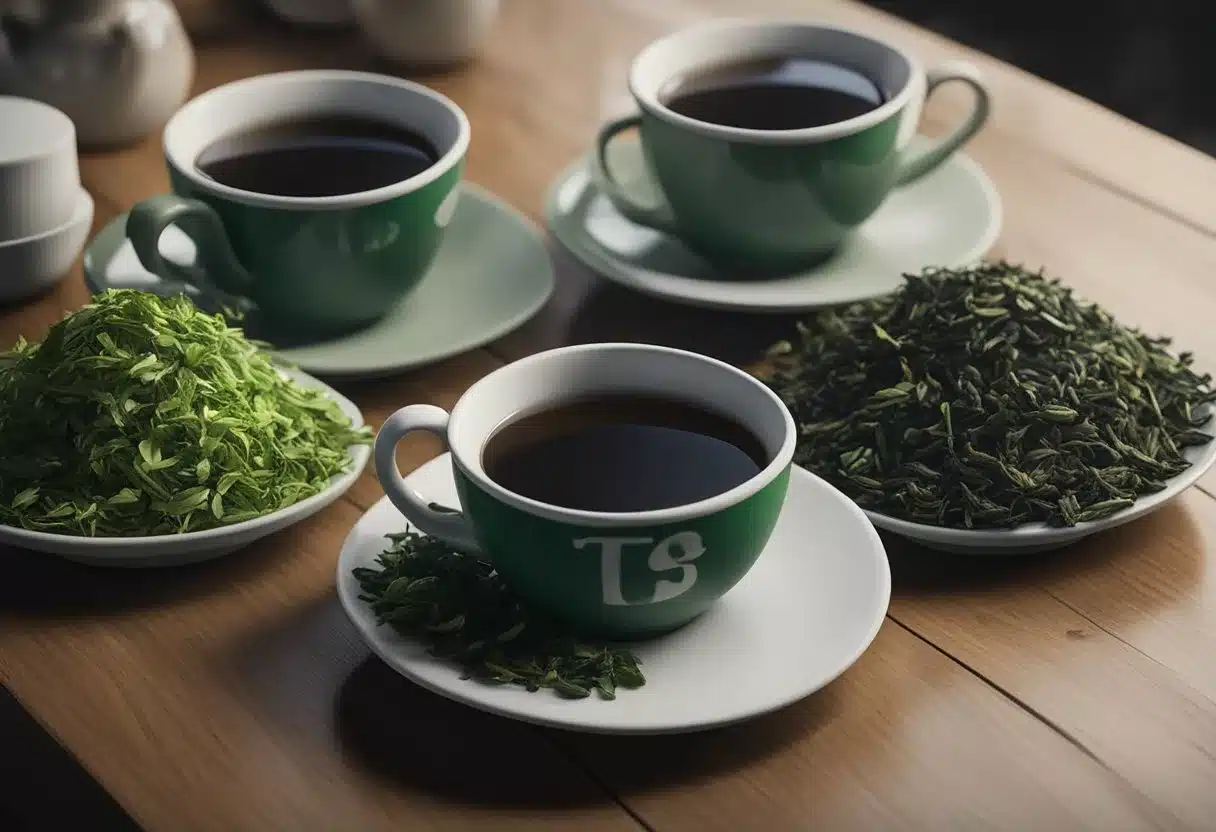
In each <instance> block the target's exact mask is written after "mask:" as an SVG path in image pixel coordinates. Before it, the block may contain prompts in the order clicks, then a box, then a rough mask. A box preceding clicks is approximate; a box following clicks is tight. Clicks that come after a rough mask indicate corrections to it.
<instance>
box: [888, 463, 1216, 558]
mask: <svg viewBox="0 0 1216 832" xmlns="http://www.w3.org/2000/svg"><path fill="white" fill-rule="evenodd" d="M1186 457H1187V459H1189V460H1190V461H1191V467H1190V468H1188V469H1186V470H1185V471H1183V472H1182V473H1181V474H1179V475H1178V476H1176V477H1174V478H1173V479H1171V480H1169V481H1168V483H1167V485H1166V488H1165V489H1164V490H1163V491H1159V492H1157V493H1156V494H1151V495H1149V496H1147V497H1141V498H1140V499H1139V500H1137V501H1136V502H1135V503H1134V504H1133V505H1132V507H1131V508H1129V509H1127V510H1126V511H1121V512H1119V513H1118V514H1115V515H1113V516H1111V517H1108V518H1106V519H1105V520H1097V521H1094V522H1093V523H1078V524H1077V525H1075V526H1072V527H1071V528H1054V527H1051V526H1048V525H1046V524H1044V523H1027V524H1026V525H1024V526H1018V527H1017V528H1014V529H1006V530H996V531H977V530H972V529H947V528H942V527H941V526H929V525H925V524H923V523H911V522H909V521H907V520H899V519H896V518H894V517H889V516H887V515H885V514H879V513H877V512H873V511H867V512H866V515H867V516H868V517H869V518H870V520H871V521H872V522H873V523H874V525H875V526H877V527H878V528H880V529H884V530H886V531H889V532H894V533H895V534H898V535H901V536H902V537H906V538H908V539H909V540H914V541H916V542H917V543H920V544H921V545H923V546H928V547H929V548H930V549H938V550H940V551H943V552H954V553H956V554H966V555H1023V554H1030V553H1032V552H1045V551H1048V550H1050V549H1059V548H1061V547H1063V546H1067V545H1069V544H1070V543H1076V542H1077V541H1078V540H1080V539H1082V538H1084V537H1089V536H1090V535H1091V534H1097V533H1098V532H1102V531H1106V530H1107V529H1113V528H1115V527H1116V526H1122V525H1123V524H1124V523H1130V522H1131V521H1133V520H1136V519H1138V518H1140V517H1143V516H1144V515H1146V514H1148V513H1149V512H1152V511H1156V510H1157V509H1159V508H1161V506H1163V505H1165V504H1166V503H1168V502H1169V501H1170V500H1172V499H1174V498H1175V497H1177V496H1178V495H1179V494H1181V493H1182V492H1183V491H1185V490H1186V489H1188V488H1190V487H1191V486H1192V485H1194V484H1195V482H1196V481H1197V480H1198V479H1199V478H1200V477H1202V476H1203V475H1204V473H1205V472H1206V471H1207V470H1208V469H1209V468H1211V467H1212V463H1213V462H1216V440H1214V441H1212V442H1209V443H1208V444H1206V445H1203V446H1201V447H1192V448H1188V449H1187V451H1186Z"/></svg>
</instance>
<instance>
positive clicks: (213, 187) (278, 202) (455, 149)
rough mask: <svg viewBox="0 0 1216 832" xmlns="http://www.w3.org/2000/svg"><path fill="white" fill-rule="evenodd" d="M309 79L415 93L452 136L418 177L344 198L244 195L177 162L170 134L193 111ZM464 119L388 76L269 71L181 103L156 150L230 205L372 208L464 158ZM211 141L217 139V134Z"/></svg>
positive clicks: (431, 93)
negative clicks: (446, 118) (439, 112)
mask: <svg viewBox="0 0 1216 832" xmlns="http://www.w3.org/2000/svg"><path fill="white" fill-rule="evenodd" d="M309 81H313V82H316V81H349V82H356V83H358V82H361V83H365V84H375V85H378V86H384V87H394V88H396V89H399V90H402V91H404V92H408V93H413V94H415V95H419V96H422V97H424V98H429V99H431V100H432V101H435V102H436V103H438V104H440V105H441V106H443V107H444V108H445V109H447V110H448V111H449V112H450V113H451V114H452V115H453V116H454V117H455V119H456V123H457V135H456V140H455V141H454V142H453V143H452V146H451V147H450V148H448V150H447V151H446V152H445V153H444V154H443V155H442V156H440V157H439V159H438V160H437V161H436V162H435V164H433V165H431V166H430V167H429V168H427V169H426V170H424V171H422V172H421V173H419V174H417V175H415V176H411V177H410V178H408V179H403V180H401V181H400V182H394V183H392V184H391V185H385V186H384V187H381V188H373V189H372V190H368V191H356V192H355V193H350V194H337V195H334V196H308V197H302V196H276V195H273V194H261V193H258V192H256V191H247V190H244V189H242V188H234V187H232V186H231V185H225V184H223V183H221V182H217V181H215V180H214V179H210V178H208V177H206V176H204V175H203V174H202V173H200V172H199V171H198V169H197V167H196V166H195V164H194V159H183V158H181V154H179V153H177V152H176V151H175V143H174V137H175V132H176V130H178V129H180V125H181V124H182V123H183V122H184V121H185V119H186V118H188V117H189V116H190V115H192V114H193V113H194V112H195V111H196V110H198V109H200V108H202V107H206V106H207V105H208V104H210V103H211V102H213V101H215V100H217V99H221V98H223V97H224V96H227V95H231V94H233V93H234V92H236V91H238V90H242V89H250V88H256V87H267V88H273V87H276V86H280V85H283V84H293V83H306V82H309ZM469 133H470V129H469V119H468V116H467V115H465V112H464V110H462V109H461V108H460V107H459V106H458V105H457V104H456V102H454V101H452V100H451V99H450V98H448V97H447V96H446V95H444V94H442V93H440V92H437V91H435V90H433V89H431V88H430V87H427V86H424V85H422V84H418V83H415V82H413V81H407V80H405V79H404V78H394V77H393V76H391V75H381V74H379V73H375V72H360V71H356V70H346V69H303V70H293V71H290V72H272V73H268V74H265V75H254V76H251V77H249V78H243V79H241V80H238V81H231V82H229V83H227V84H221V85H220V86H218V87H214V88H212V89H210V90H208V91H207V92H204V93H201V94H199V95H197V96H195V97H194V98H192V99H190V100H189V101H188V102H186V103H185V104H184V105H183V106H182V107H181V108H180V109H179V110H178V111H177V112H176V113H174V114H173V117H172V118H170V119H169V122H168V123H167V124H166V125H165V129H164V135H163V138H162V149H163V152H164V155H165V159H166V161H167V162H168V163H169V165H170V166H171V167H172V168H173V170H174V171H175V172H177V173H178V174H179V175H181V176H182V177H184V178H185V179H187V180H189V181H190V183H191V184H192V185H194V186H195V187H196V188H198V189H200V190H201V191H203V192H205V193H208V194H212V195H214V196H220V197H224V198H225V199H229V200H231V201H233V202H238V203H242V204H245V205H253V206H257V207H263V208H283V209H294V210H312V209H322V210H332V209H335V208H357V207H359V206H363V205H374V204H377V203H380V202H385V201H388V200H390V199H395V198H396V197H400V196H404V195H406V194H409V193H413V192H414V191H417V190H420V189H421V188H424V187H426V186H427V185H429V184H431V183H432V182H434V181H435V180H437V179H439V178H440V177H442V176H443V175H444V174H446V173H448V172H449V171H450V170H451V169H452V168H453V167H455V166H456V165H457V164H459V163H460V161H461V160H462V159H463V158H464V156H465V153H466V152H467V151H468V147H469ZM215 138H219V135H218V134H217V135H216V137H215Z"/></svg>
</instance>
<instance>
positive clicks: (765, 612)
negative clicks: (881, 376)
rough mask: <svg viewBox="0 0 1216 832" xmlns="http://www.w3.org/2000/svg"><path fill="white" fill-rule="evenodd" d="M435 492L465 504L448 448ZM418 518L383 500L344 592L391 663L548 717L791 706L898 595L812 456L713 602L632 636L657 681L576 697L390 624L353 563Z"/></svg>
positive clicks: (411, 674)
mask: <svg viewBox="0 0 1216 832" xmlns="http://www.w3.org/2000/svg"><path fill="white" fill-rule="evenodd" d="M406 480H407V482H408V483H409V485H410V487H412V488H414V489H416V490H418V491H419V492H421V493H422V494H425V495H426V496H427V498H428V499H431V500H435V501H438V502H440V503H446V504H448V505H456V504H457V502H456V501H457V497H456V489H455V484H454V483H453V481H452V466H451V459H450V457H449V455H448V454H444V455H442V456H440V457H438V458H436V459H434V460H432V461H430V462H428V463H427V464H426V465H423V466H422V467H421V468H419V469H418V470H417V471H415V472H414V473H412V474H411V475H410V476H409V477H407V478H406ZM405 528H406V521H405V519H404V518H403V517H402V516H401V515H400V514H399V513H398V512H397V510H396V509H395V508H394V507H393V506H392V504H391V503H389V501H388V499H387V498H386V499H383V500H381V501H380V502H378V503H377V504H376V505H375V506H373V507H372V508H371V509H370V510H369V511H368V512H367V513H366V514H365V515H363V517H362V519H360V520H359V522H358V523H356V524H355V527H354V528H353V529H352V530H351V533H350V535H349V536H348V537H347V538H346V543H345V544H343V546H342V553H341V555H340V556H339V558H338V575H337V583H338V597H339V598H340V599H341V601H342V606H343V607H344V608H345V610H346V614H347V615H348V616H350V619H351V621H352V622H354V624H355V627H356V628H357V629H358V631H359V633H360V635H362V637H363V639H364V640H365V641H366V642H367V643H368V645H369V646H370V647H371V649H372V650H374V651H375V652H376V654H377V655H379V656H380V658H382V659H383V660H384V661H385V662H387V663H388V665H389V666H390V667H392V668H393V669H394V670H396V671H397V672H399V673H401V674H402V675H403V676H405V677H406V678H408V679H410V680H411V681H413V682H416V683H417V684H419V685H421V686H423V687H424V688H427V689H428V690H430V691H433V692H434V693H437V694H439V695H440V696H446V697H448V698H449V699H454V700H456V701H457V702H463V703H464V704H466V705H471V706H473V707H474V708H480V709H481V710H484V711H489V712H491V713H495V714H499V715H501V716H505V717H510V718H512V719H519V720H523V721H525V722H532V723H537V724H540V725H551V726H555V727H559V728H567V729H572V730H577V731H587V732H592V733H609V734H663V733H679V732H687V731H697V730H703V729H707V728H713V727H716V726H720V725H726V724H729V723H732V722H739V721H741V720H745V719H749V718H751V717H755V716H758V715H760V714H763V713H767V712H769V711H774V710H777V709H778V708H782V707H784V706H786V705H789V704H791V703H793V702H796V701H797V700H799V699H802V698H803V697H805V696H807V695H809V694H811V693H813V692H815V691H817V690H819V689H820V688H822V687H823V686H824V685H826V684H828V683H829V682H831V681H832V680H833V679H835V678H836V677H837V676H839V675H840V674H841V673H843V672H844V671H845V670H846V669H848V668H849V666H850V665H852V664H853V663H854V662H855V661H857V659H858V658H859V657H860V656H861V654H862V653H863V652H864V651H865V649H866V648H867V647H868V646H869V645H870V642H871V641H873V640H874V637H875V636H876V635H877V634H878V629H879V627H880V626H881V625H882V621H883V616H884V615H885V614H886V611H887V603H888V601H889V600H890V596H891V573H890V570H889V568H888V565H887V557H886V553H885V551H884V550H883V547H882V542H881V541H880V540H879V538H878V534H877V533H876V532H875V531H874V528H873V527H872V526H871V525H870V523H869V521H867V520H866V518H865V516H864V515H863V514H862V512H861V511H860V510H859V509H858V508H857V506H856V505H854V504H853V503H852V502H851V501H850V500H849V499H848V498H846V497H845V496H844V495H843V494H841V493H840V492H839V491H837V490H836V489H834V488H832V487H831V486H830V485H828V484H827V483H825V482H824V481H823V480H820V479H819V478H818V477H815V476H814V475H812V474H809V473H807V472H806V471H804V470H802V469H800V468H794V470H793V472H792V475H791V477H790V486H789V496H788V497H787V498H786V502H785V508H784V509H783V510H782V512H781V516H780V518H779V519H778V521H777V527H776V529H775V530H774V532H773V536H772V539H771V540H770V541H769V544H768V546H767V547H765V549H764V552H763V553H762V554H761V555H760V558H759V560H758V561H757V562H756V565H755V566H754V567H753V568H752V570H751V571H750V572H749V573H748V574H747V575H746V576H745V577H744V578H743V580H742V581H740V582H739V584H738V585H736V586H735V588H734V589H732V590H731V591H730V592H729V593H727V595H726V596H725V597H724V598H722V600H720V601H719V602H718V603H717V604H716V605H715V606H714V607H713V608H712V609H710V611H709V612H707V613H706V614H705V615H703V616H701V617H700V618H698V619H697V620H695V621H693V622H692V623H691V624H689V625H687V626H686V627H683V628H682V629H680V630H677V631H676V632H674V633H671V634H669V635H666V636H662V637H660V638H657V639H653V640H651V641H647V642H642V643H639V644H637V645H632V646H631V647H632V649H634V651H635V652H636V653H637V654H638V656H639V657H640V658H641V660H642V663H643V664H642V670H643V672H644V673H645V674H646V680H647V681H646V685H645V686H644V687H642V688H639V689H637V690H622V691H620V693H619V694H618V696H617V699H616V700H615V701H611V702H609V701H604V700H601V699H599V698H598V697H596V696H592V697H591V698H589V699H582V700H577V701H571V700H566V699H562V698H560V697H558V696H557V695H556V694H553V693H552V692H550V691H538V692H536V693H528V692H527V691H525V690H522V689H519V688H514V687H496V686H491V685H485V684H481V683H478V682H475V681H471V680H467V679H461V678H460V671H459V669H458V668H457V667H456V666H455V665H453V664H451V663H449V662H445V661H441V660H438V659H435V658H433V657H432V656H429V655H427V653H426V650H425V649H424V648H423V647H422V646H421V644H419V643H418V642H415V641H412V640H410V639H406V638H403V637H402V636H400V635H398V634H397V633H396V632H394V631H393V630H392V629H391V628H389V627H377V626H376V620H375V616H374V615H373V614H372V612H371V609H370V607H368V605H367V604H366V603H364V602H363V601H360V600H359V591H360V590H359V583H358V581H356V580H355V579H354V577H353V576H352V574H351V570H353V569H355V568H357V567H370V568H374V567H375V560H376V557H377V555H379V554H380V553H381V552H382V551H383V550H384V549H385V547H386V545H387V541H386V540H385V535H387V534H392V533H396V532H400V531H402V530H403V529H405Z"/></svg>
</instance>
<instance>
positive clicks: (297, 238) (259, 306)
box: [127, 70, 469, 335]
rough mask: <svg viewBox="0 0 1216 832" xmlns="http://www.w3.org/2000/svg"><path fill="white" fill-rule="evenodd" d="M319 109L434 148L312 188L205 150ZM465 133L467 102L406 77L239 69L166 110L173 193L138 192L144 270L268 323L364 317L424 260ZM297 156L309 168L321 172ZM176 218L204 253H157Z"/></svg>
mask: <svg viewBox="0 0 1216 832" xmlns="http://www.w3.org/2000/svg"><path fill="white" fill-rule="evenodd" d="M318 118H328V119H336V120H340V119H348V120H349V119H360V120H366V121H370V122H375V123H379V124H384V125H386V129H394V130H396V129H402V128H404V129H407V130H410V131H412V132H413V133H415V134H417V135H418V136H420V137H421V138H422V140H423V141H425V143H426V144H428V145H429V146H430V147H429V148H428V150H429V151H431V152H432V153H433V156H431V157H428V158H430V159H431V160H432V161H431V163H430V165H429V167H425V169H422V170H421V171H420V172H416V173H414V175H411V176H408V177H407V178H404V179H401V180H400V181H390V182H387V183H385V184H382V185H380V186H378V187H374V188H371V189H367V190H360V191H357V192H352V193H336V194H331V195H309V196H282V195H275V194H272V193H258V192H255V191H253V190H246V189H242V188H240V187H234V186H232V185H229V184H224V183H223V182H220V181H217V180H216V179H215V178H212V177H211V176H208V175H207V174H206V173H204V172H203V171H202V170H201V169H200V168H199V166H198V164H197V162H198V159H199V156H200V154H202V153H204V151H206V150H208V148H210V147H212V146H214V145H215V144H216V143H217V142H219V141H222V140H228V139H230V138H231V137H235V136H243V135H248V134H250V133H251V132H255V131H258V130H266V129H279V126H281V125H290V124H293V123H299V122H302V121H305V122H306V121H308V120H315V119H318ZM468 144H469V122H468V119H467V118H466V117H465V115H464V113H463V112H462V111H461V110H460V108H459V107H457V106H456V105H455V104H454V103H453V102H451V101H450V100H448V99H447V98H445V97H444V96H442V95H440V94H439V93H437V92H434V91H433V90H430V89H428V88H426V87H423V86H421V85H419V84H414V83H411V82H409V81H403V80H401V79H398V78H391V77H387V76H382V75H375V74H371V73H365V72H347V71H337V70H310V71H303V72H284V73H278V74H272V75H262V76H258V77H254V78H249V79H247V80H243V81H237V82H235V83H231V84H226V85H224V86H222V87H218V88H216V89H213V90H211V91H209V92H206V93H203V94H202V95H200V96H198V97H197V98H195V99H193V100H192V101H190V102H189V103H188V104H186V105H185V106H184V107H183V108H182V109H181V110H179V111H178V112H177V113H176V114H175V115H174V116H173V118H172V119H171V120H170V121H169V123H168V125H167V126H166V127H165V133H164V153H165V161H166V163H167V165H168V169H169V179H170V182H171V184H172V187H173V193H172V194H168V195H163V196H156V197H152V198H151V199H147V200H144V201H143V202H141V203H139V204H138V205H136V206H135V207H134V208H133V209H132V210H131V213H130V215H129V217H128V219H127V236H128V237H129V238H130V239H131V242H132V244H133V246H134V248H135V252H136V254H137V255H138V256H139V259H140V261H141V262H142V263H143V265H144V268H146V269H147V270H148V271H150V272H152V273H153V274H155V275H157V276H158V277H160V278H162V279H163V280H165V281H168V282H169V283H170V284H178V285H179V286H180V285H181V284H189V285H191V286H193V287H194V289H196V290H197V293H196V294H197V295H201V296H202V298H201V300H203V301H206V302H208V303H209V305H211V306H214V307H222V306H236V307H238V308H242V307H243V308H246V309H251V308H256V311H257V312H258V313H260V316H261V317H262V318H263V319H264V320H265V323H266V324H267V325H268V326H269V327H270V329H271V331H272V332H281V331H288V332H292V333H303V334H309V335H325V334H332V333H338V332H343V331H350V330H354V329H358V328H361V327H363V326H366V325H368V324H371V323H373V322H375V321H376V320H377V319H379V318H380V317H382V316H383V315H384V314H385V313H387V312H388V310H389V309H390V308H391V307H392V306H393V305H394V304H395V303H396V302H397V301H398V300H400V299H401V297H403V296H404V295H405V294H406V293H407V292H408V291H409V290H410V289H411V288H413V287H414V285H415V284H417V283H418V281H419V280H420V279H421V278H422V276H423V275H424V274H425V272H426V270H427V268H428V266H429V265H430V263H431V261H432V259H433V258H434V256H435V253H436V251H437V250H438V247H439V242H440V239H441V238H442V236H443V232H444V228H445V226H446V225H447V223H448V221H449V220H450V219H451V217H452V214H453V212H454V211H455V207H456V200H457V198H458V195H459V188H458V185H459V182H460V175H461V169H462V167H463V164H464V157H465V151H466V150H467V148H468ZM420 167H421V165H420ZM301 168H302V169H301V170H300V172H299V176H300V177H303V178H307V177H310V176H315V175H318V172H317V171H314V170H308V169H306V166H303V165H301ZM328 173H329V176H330V178H335V177H334V173H333V172H328ZM339 182H341V179H339ZM169 225H176V226H178V227H179V228H180V229H181V230H182V231H184V232H185V233H186V234H187V235H188V236H189V237H190V238H191V239H192V240H193V242H194V244H195V246H196V247H197V249H198V257H197V260H196V264H197V265H195V266H191V267H184V266H182V265H181V264H178V263H174V262H171V261H169V260H166V259H165V258H163V257H162V256H161V254H160V251H159V248H158V242H159V240H160V236H161V234H162V232H163V231H164V230H165V228H166V227H167V226H169Z"/></svg>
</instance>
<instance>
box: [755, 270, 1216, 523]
mask: <svg viewBox="0 0 1216 832" xmlns="http://www.w3.org/2000/svg"><path fill="white" fill-rule="evenodd" d="M1169 344H1170V341H1169V340H1168V339H1165V338H1150V337H1147V336H1145V335H1143V334H1141V333H1140V332H1138V331H1137V330H1134V329H1129V328H1127V327H1124V326H1122V325H1120V324H1119V323H1117V322H1116V321H1115V320H1114V319H1113V318H1112V317H1111V316H1110V315H1109V314H1108V313H1106V312H1105V311H1103V310H1102V309H1101V308H1099V307H1098V306H1096V305H1093V304H1087V303H1082V302H1080V301H1078V300H1077V299H1076V298H1074V297H1073V295H1072V292H1071V290H1069V289H1067V288H1066V287H1064V286H1063V285H1062V284H1061V283H1060V282H1059V281H1058V280H1050V279H1047V278H1045V277H1043V275H1042V274H1041V273H1031V272H1028V271H1026V270H1025V269H1022V268H1020V267H1018V266H1014V265H1011V264H1008V263H1000V264H992V265H984V266H980V267H977V268H975V269H964V270H950V269H930V270H927V271H926V272H925V273H924V274H922V275H918V276H913V275H908V276H906V277H905V283H904V286H903V287H902V288H901V289H900V290H899V291H898V292H896V293H895V294H893V295H890V296H888V297H885V298H881V299H878V300H874V301H869V302H864V303H858V304H854V305H851V306H848V307H846V308H843V309H839V310H827V311H824V312H822V313H820V314H818V315H816V316H815V317H814V318H813V319H811V320H810V321H809V322H808V323H806V324H805V325H803V326H801V327H800V340H799V342H798V343H797V344H790V343H781V344H778V345H776V346H775V347H774V348H773V349H772V350H770V359H771V366H772V371H771V373H770V374H769V375H768V376H767V378H766V380H767V381H768V383H769V384H770V386H771V387H772V388H773V389H774V390H775V391H776V392H777V393H778V394H779V395H780V396H781V398H782V399H783V400H784V401H785V403H786V404H787V405H788V406H789V408H790V410H791V412H792V413H793V414H794V418H795V420H796V421H797V422H798V424H799V426H800V431H801V436H800V438H799V442H798V449H797V452H796V454H795V461H797V462H798V463H799V464H801V465H804V466H806V467H807V468H809V469H810V470H811V471H814V472H815V473H816V474H818V475H820V476H822V477H824V478H825V479H827V480H828V481H829V482H831V483H833V484H834V485H836V486H837V487H838V488H840V489H841V490H843V491H844V492H845V493H846V494H848V495H849V496H850V497H852V498H853V499H854V500H856V501H857V502H858V503H859V504H860V505H861V506H862V507H863V508H867V509H872V510H874V511H878V512H881V513H883V514H888V515H891V516H894V517H898V518H901V519H904V520H910V521H913V522H918V523H928V524H934V525H940V526H952V527H960V528H1002V527H1012V526H1016V525H1018V524H1021V523H1027V522H1033V521H1042V522H1045V523H1047V524H1049V525H1052V526H1072V525H1075V524H1077V523H1081V522H1087V521H1093V520H1101V519H1104V518H1106V517H1109V516H1111V515H1112V514H1115V513H1116V512H1119V511H1122V510H1123V509H1125V508H1128V507H1129V506H1131V505H1133V504H1134V502H1135V501H1136V499H1137V498H1138V497H1140V496H1142V495H1145V494H1149V493H1152V492H1155V491H1160V490H1161V489H1163V488H1164V487H1165V482H1166V480H1168V479H1170V478H1171V477H1174V476H1176V475H1178V474H1179V473H1181V472H1182V471H1184V470H1186V468H1187V467H1188V466H1189V464H1190V463H1189V462H1188V461H1187V460H1186V459H1185V457H1184V455H1183V453H1184V451H1185V450H1186V448H1188V447H1190V446H1194V445H1203V444H1206V443H1208V442H1210V441H1211V439H1212V437H1211V436H1210V435H1209V434H1207V433H1205V432H1203V431H1201V430H1200V428H1202V427H1203V426H1204V425H1206V424H1207V423H1208V421H1209V420H1210V418H1211V407H1210V405H1211V403H1212V402H1213V401H1216V393H1213V391H1212V389H1211V377H1210V376H1208V375H1199V374H1197V373H1195V372H1194V371H1193V370H1192V369H1191V361H1192V359H1191V356H1190V355H1189V354H1187V353H1183V354H1181V355H1178V356H1174V355H1172V354H1170V353H1169V352H1168V351H1167V350H1166V347H1168V346H1169Z"/></svg>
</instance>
